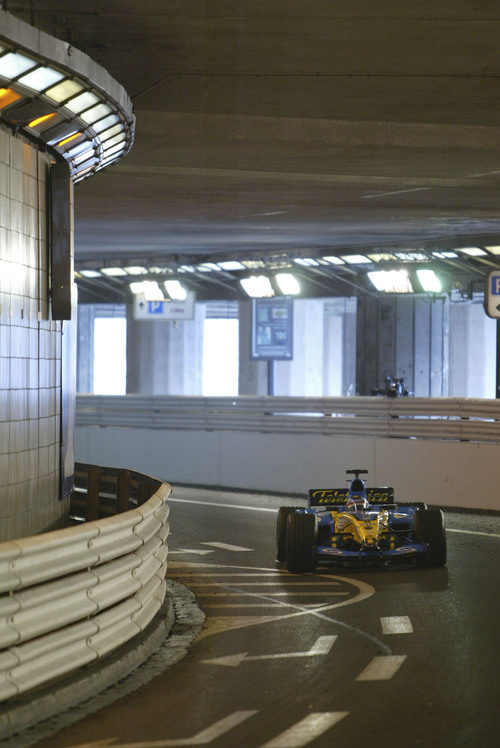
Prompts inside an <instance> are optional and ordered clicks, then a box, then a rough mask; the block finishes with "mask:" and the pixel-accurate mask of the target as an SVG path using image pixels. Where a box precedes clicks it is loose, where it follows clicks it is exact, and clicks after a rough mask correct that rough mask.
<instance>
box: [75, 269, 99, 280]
mask: <svg viewBox="0 0 500 748" xmlns="http://www.w3.org/2000/svg"><path fill="white" fill-rule="evenodd" d="M79 272H80V275H83V277H84V278H100V277H101V274H100V272H99V271H98V270H80V271H79Z"/></svg>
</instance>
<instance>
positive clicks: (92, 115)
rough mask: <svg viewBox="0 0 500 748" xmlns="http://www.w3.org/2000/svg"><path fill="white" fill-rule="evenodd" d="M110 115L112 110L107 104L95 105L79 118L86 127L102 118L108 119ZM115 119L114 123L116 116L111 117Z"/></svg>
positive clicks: (116, 119)
mask: <svg viewBox="0 0 500 748" xmlns="http://www.w3.org/2000/svg"><path fill="white" fill-rule="evenodd" d="M111 115H112V110H111V109H110V108H109V106H107V104H97V106H93V107H92V109H89V110H88V111H87V112H84V113H83V114H82V115H80V116H81V118H82V119H83V121H84V122H86V123H87V124H88V125H91V124H92V122H97V120H101V119H102V118H103V117H106V118H107V117H108V116H111ZM113 116H114V117H115V122H117V121H118V117H116V115H113Z"/></svg>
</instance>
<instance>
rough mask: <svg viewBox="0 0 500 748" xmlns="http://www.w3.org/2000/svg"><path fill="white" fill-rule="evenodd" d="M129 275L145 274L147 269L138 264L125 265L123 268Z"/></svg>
mask: <svg viewBox="0 0 500 748" xmlns="http://www.w3.org/2000/svg"><path fill="white" fill-rule="evenodd" d="M123 269H124V270H125V271H126V272H127V273H128V274H129V275H146V274H147V272H148V271H147V269H146V268H143V267H141V266H140V265H127V266H126V267H124V268H123Z"/></svg>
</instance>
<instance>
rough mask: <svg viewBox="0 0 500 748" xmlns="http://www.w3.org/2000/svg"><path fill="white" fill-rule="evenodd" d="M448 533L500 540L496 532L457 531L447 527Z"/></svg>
mask: <svg viewBox="0 0 500 748" xmlns="http://www.w3.org/2000/svg"><path fill="white" fill-rule="evenodd" d="M446 532H460V533H462V534H463V535H484V536H486V537H487V538H500V535H499V534H498V533H496V532H480V531H479V530H455V529H454V528H453V527H447V528H446Z"/></svg>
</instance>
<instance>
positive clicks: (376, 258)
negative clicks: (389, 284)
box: [367, 252, 396, 262]
mask: <svg viewBox="0 0 500 748" xmlns="http://www.w3.org/2000/svg"><path fill="white" fill-rule="evenodd" d="M367 257H369V259H370V260H371V261H372V262H390V261H391V260H395V259H396V255H391V254H390V253H388V252H378V253H377V254H374V255H367Z"/></svg>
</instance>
